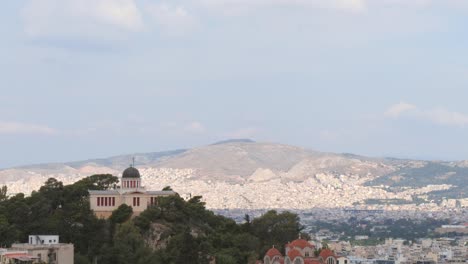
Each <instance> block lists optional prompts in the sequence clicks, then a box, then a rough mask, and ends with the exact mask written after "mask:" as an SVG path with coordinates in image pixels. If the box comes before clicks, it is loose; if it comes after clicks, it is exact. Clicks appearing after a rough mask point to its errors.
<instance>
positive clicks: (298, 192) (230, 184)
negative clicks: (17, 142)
mask: <svg viewBox="0 0 468 264" xmlns="http://www.w3.org/2000/svg"><path fill="white" fill-rule="evenodd" d="M132 157H135V161H136V164H135V165H136V166H137V167H138V168H139V169H140V171H141V173H142V175H143V177H144V180H145V184H146V185H147V186H148V187H151V188H162V187H164V186H166V185H171V186H172V187H173V188H174V189H175V190H176V191H179V193H181V194H187V195H189V194H197V195H203V196H204V197H205V199H206V202H207V206H209V207H212V208H285V207H286V208H287V207H295V208H308V207H319V206H326V207H344V206H351V205H353V204H363V203H366V201H368V200H372V201H374V203H375V201H376V200H377V201H383V202H384V203H385V201H392V202H393V201H396V202H398V203H399V204H401V203H403V204H411V203H413V202H415V201H414V200H415V199H416V198H417V200H418V202H421V199H423V200H424V199H426V200H431V199H440V198H442V197H449V198H466V197H467V190H468V189H467V188H468V184H467V182H468V166H467V164H468V163H467V162H440V161H418V160H399V159H390V158H389V159H381V158H368V157H362V156H357V155H352V154H334V153H324V152H317V151H311V150H307V149H303V148H300V147H294V146H288V145H283V144H273V143H257V142H253V141H250V140H229V141H224V142H219V143H216V144H213V145H208V146H203V147H199V148H194V149H189V150H175V151H166V152H154V153H137V154H129V155H122V156H115V157H111V158H105V159H93V160H86V161H78V162H69V163H63V164H42V165H34V166H26V167H17V168H11V169H6V170H1V171H0V185H1V184H7V185H8V187H9V190H10V192H11V193H16V192H25V193H29V192H31V191H32V190H35V189H37V188H38V187H39V186H40V185H41V184H42V183H43V182H44V181H45V180H46V179H47V178H49V177H55V178H58V179H60V180H62V181H64V182H65V183H71V182H74V181H76V180H78V179H79V178H81V177H84V176H88V175H91V174H95V173H112V174H114V175H118V174H119V173H121V171H122V170H123V169H124V168H125V167H127V166H128V165H129V164H130V163H131V161H132ZM298 198H300V201H301V202H298V201H297V200H298ZM304 201H306V203H304Z"/></svg>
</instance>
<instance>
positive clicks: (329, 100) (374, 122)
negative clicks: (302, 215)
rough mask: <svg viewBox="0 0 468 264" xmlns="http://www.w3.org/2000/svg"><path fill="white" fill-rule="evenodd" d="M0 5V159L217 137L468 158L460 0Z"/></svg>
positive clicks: (467, 17)
mask: <svg viewBox="0 0 468 264" xmlns="http://www.w3.org/2000/svg"><path fill="white" fill-rule="evenodd" d="M0 5H1V8H0V168H7V167H11V166H19V165H25V164H36V163H45V162H64V161H74V160H82V159H88V158H99V157H108V156H112V155H118V154H128V153H136V152H153V151H163V150H172V149H177V148H189V147H196V146H203V145H207V144H210V143H213V142H216V141H219V140H225V139H229V138H251V139H254V140H256V141H262V142H264V141H265V142H277V143H284V144H291V145H296V146H301V147H305V148H309V149H314V150H320V151H331V152H340V153H343V152H346V153H356V154H361V155H368V156H377V157H385V156H392V157H400V158H417V159H442V160H463V159H468V140H467V139H468V103H467V100H468V27H467V25H468V1H465V0H444V1H439V0H171V1H159V0H14V1H2V3H0Z"/></svg>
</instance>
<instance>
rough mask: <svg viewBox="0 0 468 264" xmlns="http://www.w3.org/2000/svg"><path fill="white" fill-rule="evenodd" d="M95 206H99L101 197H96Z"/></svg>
mask: <svg viewBox="0 0 468 264" xmlns="http://www.w3.org/2000/svg"><path fill="white" fill-rule="evenodd" d="M96 199H97V206H101V197H97V198H96Z"/></svg>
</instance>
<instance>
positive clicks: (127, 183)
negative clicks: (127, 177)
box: [122, 180, 141, 188]
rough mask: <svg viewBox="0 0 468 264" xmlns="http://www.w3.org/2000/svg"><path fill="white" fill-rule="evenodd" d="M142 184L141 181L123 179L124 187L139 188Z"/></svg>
mask: <svg viewBox="0 0 468 264" xmlns="http://www.w3.org/2000/svg"><path fill="white" fill-rule="evenodd" d="M139 187H141V186H140V181H136V180H135V181H123V182H122V188H139Z"/></svg>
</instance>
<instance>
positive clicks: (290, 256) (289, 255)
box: [288, 249, 302, 261]
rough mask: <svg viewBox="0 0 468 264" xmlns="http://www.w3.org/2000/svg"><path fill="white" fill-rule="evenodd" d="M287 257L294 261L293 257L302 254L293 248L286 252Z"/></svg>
mask: <svg viewBox="0 0 468 264" xmlns="http://www.w3.org/2000/svg"><path fill="white" fill-rule="evenodd" d="M288 257H289V259H290V260H291V261H294V259H295V258H297V257H302V254H301V252H299V250H297V249H293V250H290V251H289V252H288Z"/></svg>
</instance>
